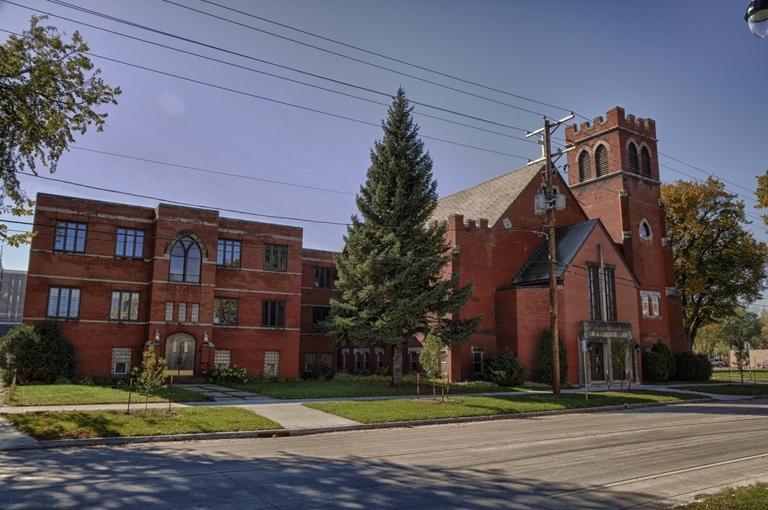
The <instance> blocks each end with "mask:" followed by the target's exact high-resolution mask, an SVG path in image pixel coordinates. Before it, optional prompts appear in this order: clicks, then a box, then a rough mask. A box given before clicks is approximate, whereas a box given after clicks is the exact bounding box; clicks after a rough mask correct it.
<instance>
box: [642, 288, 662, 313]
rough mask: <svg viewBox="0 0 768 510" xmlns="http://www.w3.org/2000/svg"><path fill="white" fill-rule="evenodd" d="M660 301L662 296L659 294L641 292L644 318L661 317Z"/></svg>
mask: <svg viewBox="0 0 768 510" xmlns="http://www.w3.org/2000/svg"><path fill="white" fill-rule="evenodd" d="M660 300H661V294H659V293H658V292H650V291H646V290H641V291H640V303H641V304H642V309H643V317H646V318H654V319H656V318H659V317H661V311H660V306H659V305H660Z"/></svg>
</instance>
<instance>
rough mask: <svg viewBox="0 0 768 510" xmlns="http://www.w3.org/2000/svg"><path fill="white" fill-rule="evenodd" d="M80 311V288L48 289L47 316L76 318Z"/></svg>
mask: <svg viewBox="0 0 768 510" xmlns="http://www.w3.org/2000/svg"><path fill="white" fill-rule="evenodd" d="M79 313H80V289H76V288H71V287H50V288H49V289H48V312H47V314H46V316H47V317H62V318H65V319H76V318H77V316H78V314H79Z"/></svg>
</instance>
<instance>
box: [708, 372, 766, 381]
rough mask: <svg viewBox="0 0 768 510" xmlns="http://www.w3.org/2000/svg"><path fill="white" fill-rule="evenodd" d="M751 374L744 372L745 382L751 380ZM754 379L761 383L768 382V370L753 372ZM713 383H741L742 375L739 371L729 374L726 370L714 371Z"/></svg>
mask: <svg viewBox="0 0 768 510" xmlns="http://www.w3.org/2000/svg"><path fill="white" fill-rule="evenodd" d="M749 377H750V376H749V372H748V371H746V370H745V371H744V380H745V381H747V380H749ZM752 377H753V378H754V379H755V380H757V381H760V382H768V370H765V369H763V370H753V371H752ZM711 380H713V381H720V382H723V381H729V380H731V381H739V382H741V373H740V372H739V371H738V370H733V371H731V372H729V371H728V370H727V369H726V370H713V371H712V379H711Z"/></svg>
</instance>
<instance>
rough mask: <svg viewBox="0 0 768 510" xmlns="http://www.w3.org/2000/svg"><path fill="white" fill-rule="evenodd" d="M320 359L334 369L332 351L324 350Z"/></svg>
mask: <svg viewBox="0 0 768 510" xmlns="http://www.w3.org/2000/svg"><path fill="white" fill-rule="evenodd" d="M320 359H321V360H322V362H323V363H325V364H326V365H328V368H330V369H333V354H331V353H330V352H324V353H323V354H321V355H320Z"/></svg>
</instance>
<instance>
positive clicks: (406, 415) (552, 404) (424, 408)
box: [304, 391, 701, 423]
mask: <svg viewBox="0 0 768 510" xmlns="http://www.w3.org/2000/svg"><path fill="white" fill-rule="evenodd" d="M696 398H701V397H699V396H698V395H690V394H682V393H668V392H654V391H632V392H614V391H612V392H600V393H590V395H589V400H588V401H586V400H585V398H584V394H583V393H563V394H561V395H559V396H554V395H499V396H483V397H456V398H452V400H451V402H448V403H441V402H440V401H439V399H438V400H437V401H436V402H433V401H431V399H426V398H425V399H420V400H414V399H394V400H363V401H339V402H312V403H306V404H304V405H305V406H307V407H310V408H312V409H317V410H319V411H323V412H326V413H330V414H333V415H336V416H341V417H343V418H347V419H350V420H354V421H357V422H360V423H387V422H395V421H413V420H433V419H439V418H463V417H468V416H493V415H499V414H517V413H530V412H539V411H554V410H563V409H584V408H590V407H605V406H616V405H624V404H644V403H654V402H676V401H680V400H691V399H696Z"/></svg>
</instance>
